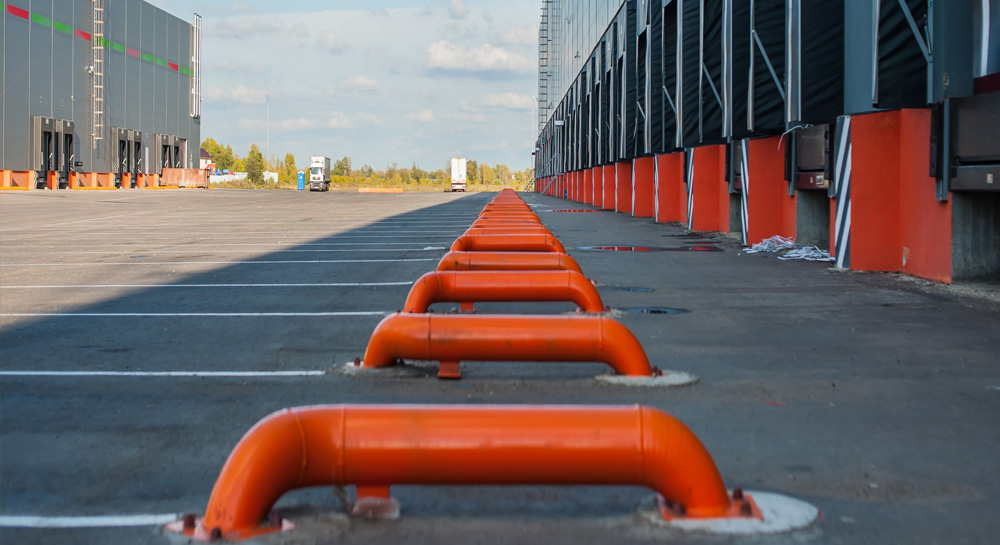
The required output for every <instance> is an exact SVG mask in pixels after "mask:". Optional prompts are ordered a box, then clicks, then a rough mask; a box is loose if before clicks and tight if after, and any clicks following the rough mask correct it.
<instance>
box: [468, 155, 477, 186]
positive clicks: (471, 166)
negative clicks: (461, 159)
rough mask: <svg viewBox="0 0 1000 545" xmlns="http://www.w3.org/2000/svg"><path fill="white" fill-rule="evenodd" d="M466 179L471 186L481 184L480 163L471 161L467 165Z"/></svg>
mask: <svg viewBox="0 0 1000 545" xmlns="http://www.w3.org/2000/svg"><path fill="white" fill-rule="evenodd" d="M465 177H466V181H467V182H469V183H470V184H475V183H479V163H477V162H475V161H473V160H472V159H469V161H468V162H466V163H465Z"/></svg>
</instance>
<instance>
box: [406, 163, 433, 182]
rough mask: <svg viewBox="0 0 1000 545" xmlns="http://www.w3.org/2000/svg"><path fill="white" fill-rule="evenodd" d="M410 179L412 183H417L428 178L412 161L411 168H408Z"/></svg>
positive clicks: (425, 172)
mask: <svg viewBox="0 0 1000 545" xmlns="http://www.w3.org/2000/svg"><path fill="white" fill-rule="evenodd" d="M410 177H411V178H413V181H415V182H419V181H420V180H426V179H427V178H428V177H429V176H428V175H427V171H425V170H422V169H421V168H420V167H418V166H417V162H416V161H414V162H413V166H412V167H410Z"/></svg>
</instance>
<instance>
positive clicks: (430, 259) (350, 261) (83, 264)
mask: <svg viewBox="0 0 1000 545" xmlns="http://www.w3.org/2000/svg"><path fill="white" fill-rule="evenodd" d="M401 261H438V260H437V259H434V258H410V259H307V260H282V261H270V260H260V261H121V262H113V263H93V262H91V263H86V262H81V263H0V267H74V266H91V265H288V264H290V263H299V264H316V263H399V262H401Z"/></svg>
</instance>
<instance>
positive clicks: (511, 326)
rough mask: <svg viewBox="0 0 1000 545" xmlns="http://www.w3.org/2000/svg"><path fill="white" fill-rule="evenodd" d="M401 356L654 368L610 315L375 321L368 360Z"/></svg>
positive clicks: (643, 371) (378, 363) (644, 373)
mask: <svg viewBox="0 0 1000 545" xmlns="http://www.w3.org/2000/svg"><path fill="white" fill-rule="evenodd" d="M400 359H410V360H428V361H438V362H445V363H451V362H460V361H538V362H541V361H552V362H580V361H593V362H601V363H606V364H608V365H609V366H611V368H613V369H614V370H615V372H617V373H618V374H620V375H627V376H635V377H648V376H652V374H653V372H652V369H651V368H650V366H649V359H648V358H647V357H646V351H645V350H643V349H642V345H641V344H639V341H638V340H637V339H636V338H635V335H633V334H632V332H631V331H629V330H628V328H627V327H625V326H623V325H622V324H620V323H618V322H616V321H615V320H612V319H611V318H608V317H606V316H594V315H585V316H529V315H485V314H484V315H457V314H404V313H401V312H397V313H395V314H391V315H389V316H386V317H385V318H384V319H383V320H382V321H381V322H380V323H379V324H378V326H376V327H375V331H374V332H373V333H372V336H371V339H370V340H369V341H368V348H367V350H365V359H364V366H365V367H369V368H374V367H387V366H390V365H392V364H394V363H395V362H396V360H400Z"/></svg>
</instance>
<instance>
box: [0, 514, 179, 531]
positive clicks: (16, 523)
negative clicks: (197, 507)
mask: <svg viewBox="0 0 1000 545" xmlns="http://www.w3.org/2000/svg"><path fill="white" fill-rule="evenodd" d="M178 518H180V515H179V514H168V515H121V516H115V515H112V516H95V517H40V516H30V515H0V526H3V527H7V528H115V527H125V526H159V525H161V524H167V523H170V522H174V521H175V520H177V519H178Z"/></svg>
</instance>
